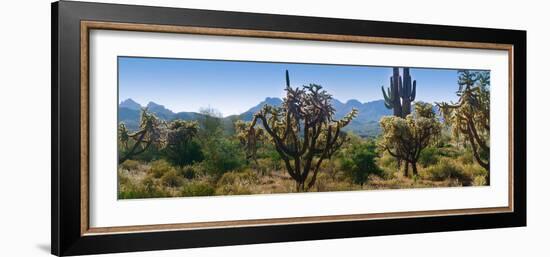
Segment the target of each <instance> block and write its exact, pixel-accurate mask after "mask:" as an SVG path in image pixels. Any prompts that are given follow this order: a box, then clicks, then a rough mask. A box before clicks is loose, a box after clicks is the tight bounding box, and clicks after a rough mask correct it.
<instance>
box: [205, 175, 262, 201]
mask: <svg viewBox="0 0 550 257" xmlns="http://www.w3.org/2000/svg"><path fill="white" fill-rule="evenodd" d="M259 182H260V180H259V178H258V176H257V175H256V173H254V172H253V171H251V170H246V171H243V172H227V173H225V174H223V176H222V177H221V178H220V179H219V180H218V183H217V189H216V194H218V195H242V194H251V193H252V192H251V190H250V188H251V187H252V186H254V185H257V184H258V183H259Z"/></svg>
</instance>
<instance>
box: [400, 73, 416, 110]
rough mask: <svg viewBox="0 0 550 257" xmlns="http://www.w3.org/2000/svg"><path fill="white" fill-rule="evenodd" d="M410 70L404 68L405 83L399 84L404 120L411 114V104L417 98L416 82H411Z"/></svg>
mask: <svg viewBox="0 0 550 257" xmlns="http://www.w3.org/2000/svg"><path fill="white" fill-rule="evenodd" d="M411 80H412V79H411V75H410V73H409V68H403V83H401V84H399V96H400V97H401V108H402V112H403V116H402V117H403V118H405V117H407V115H409V114H410V113H411V102H412V101H414V99H415V97H416V80H414V81H411Z"/></svg>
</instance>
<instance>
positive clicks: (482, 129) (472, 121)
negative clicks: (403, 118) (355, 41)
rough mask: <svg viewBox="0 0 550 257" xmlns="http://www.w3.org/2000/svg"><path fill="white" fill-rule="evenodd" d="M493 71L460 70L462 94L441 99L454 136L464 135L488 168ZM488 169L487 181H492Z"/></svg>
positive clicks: (442, 107) (440, 104)
mask: <svg viewBox="0 0 550 257" xmlns="http://www.w3.org/2000/svg"><path fill="white" fill-rule="evenodd" d="M489 86H490V73H489V72H488V71H480V72H473V71H468V70H461V71H459V72H458V91H457V93H456V94H457V96H458V98H459V100H458V102H457V103H452V102H451V103H447V102H441V103H437V106H438V107H439V109H440V111H441V113H442V114H443V118H444V120H445V124H446V125H448V126H450V127H451V129H452V131H453V136H454V137H455V138H457V139H459V138H463V140H464V143H465V145H469V146H470V147H471V149H472V152H473V155H474V158H475V160H476V162H477V163H478V164H479V165H480V166H481V167H483V168H484V169H485V170H487V171H489V169H490V162H489V161H490V160H489V156H490V148H489V145H490V143H489V138H490V120H489V117H490V110H489V105H490V91H489ZM489 174H490V172H487V178H486V181H487V184H490V176H489Z"/></svg>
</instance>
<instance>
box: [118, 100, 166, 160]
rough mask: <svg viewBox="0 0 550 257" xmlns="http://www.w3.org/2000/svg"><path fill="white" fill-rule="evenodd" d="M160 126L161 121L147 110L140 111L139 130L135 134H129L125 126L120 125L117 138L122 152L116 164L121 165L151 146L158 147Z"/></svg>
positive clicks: (160, 134)
mask: <svg viewBox="0 0 550 257" xmlns="http://www.w3.org/2000/svg"><path fill="white" fill-rule="evenodd" d="M161 125H162V123H161V121H160V120H159V119H158V118H157V117H156V116H155V115H154V114H152V113H149V112H148V111H147V108H144V109H142V110H141V116H140V124H139V129H138V130H137V131H136V132H134V133H130V132H129V131H128V129H127V128H126V125H124V123H120V124H119V127H118V137H119V141H120V143H121V144H122V145H121V149H122V150H123V151H122V154H121V155H119V159H118V162H119V163H123V162H124V161H125V160H127V159H130V158H132V157H133V156H136V155H138V154H140V153H143V152H145V151H146V150H147V149H148V148H149V147H150V146H151V145H160V144H161V141H162V140H161V137H162V131H161V130H162V127H161Z"/></svg>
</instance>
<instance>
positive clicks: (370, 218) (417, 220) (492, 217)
mask: <svg viewBox="0 0 550 257" xmlns="http://www.w3.org/2000/svg"><path fill="white" fill-rule="evenodd" d="M90 30H113V31H139V32H161V33H177V34H198V35H221V36H236V37H252V38H280V39H298V40H312V41H331V42H355V43H374V44H385V45H413V46H432V47H448V48H471V49H498V50H505V51H507V52H508V56H509V58H508V61H509V63H508V67H509V76H508V78H509V81H508V83H509V87H508V92H509V99H508V108H509V119H508V122H509V133H508V138H509V142H510V143H509V149H508V162H509V171H508V174H509V184H508V199H509V200H508V202H509V204H508V206H506V207H491V208H468V209H453V210H438V211H408V212H392V213H369V214H349V215H328V216H311V217H289V218H274V219H252V220H235V221H212V222H193V223H178V224H162V225H155V224H149V225H138V226H114V227H101V228H95V227H90V226H89V220H90V217H89V204H90V199H89V197H90V196H89V188H88V185H89V177H88V175H89V166H88V165H89V140H90V135H89V130H90V123H89V105H90V102H89V99H90V98H89V97H90V96H89V67H88V66H89V59H90V56H89V33H90ZM525 113H526V32H525V31H516V30H501V29H486V28H466V27H452V26H439V25H421V24H407V23H393V22H379V21H361V20H344V19H329V18H314V17H300V16H285V15H269V14H254V13H237V12H221V11H206V10H192V9H178V8H165V7H146V6H129V5H113V4H99V3H84V2H72V1H69V2H65V1H61V2H56V3H53V4H52V239H51V240H52V254H55V255H79V254H94V253H110V252H126V251H143V250H161V249H175V248H190V247H204V246H222V245H235V244H254V243H268V242H284V241H300V240H316V239H331V238H346V237H360V236H377V235H393V234H404V233H424V232H438V231H454V230H467V229H486V228H500V227H516V226H525V225H526V145H525V144H526V143H525V142H526V115H525Z"/></svg>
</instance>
